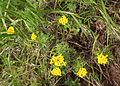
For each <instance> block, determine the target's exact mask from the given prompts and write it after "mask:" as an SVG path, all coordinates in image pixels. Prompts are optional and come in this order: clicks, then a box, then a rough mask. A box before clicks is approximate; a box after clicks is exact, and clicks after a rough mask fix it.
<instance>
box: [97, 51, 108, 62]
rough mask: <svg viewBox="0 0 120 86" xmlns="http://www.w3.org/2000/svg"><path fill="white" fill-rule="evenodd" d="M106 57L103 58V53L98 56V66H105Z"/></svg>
mask: <svg viewBox="0 0 120 86" xmlns="http://www.w3.org/2000/svg"><path fill="white" fill-rule="evenodd" d="M107 57H108V55H106V56H104V55H103V53H101V54H100V55H98V57H97V60H98V64H106V63H107V62H108V58H107Z"/></svg>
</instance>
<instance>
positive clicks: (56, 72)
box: [51, 67, 61, 76]
mask: <svg viewBox="0 0 120 86" xmlns="http://www.w3.org/2000/svg"><path fill="white" fill-rule="evenodd" d="M51 74H53V75H55V76H61V70H60V68H59V67H56V68H54V69H53V70H52V71H51Z"/></svg>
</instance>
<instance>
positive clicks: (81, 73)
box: [77, 68, 87, 78]
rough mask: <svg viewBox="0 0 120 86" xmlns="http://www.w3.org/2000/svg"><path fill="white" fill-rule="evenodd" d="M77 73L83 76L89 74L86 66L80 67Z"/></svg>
mask: <svg viewBox="0 0 120 86" xmlns="http://www.w3.org/2000/svg"><path fill="white" fill-rule="evenodd" d="M77 75H78V76H79V77H81V78H83V77H85V76H86V75H87V70H86V69H85V68H80V69H79V70H78V72H77Z"/></svg>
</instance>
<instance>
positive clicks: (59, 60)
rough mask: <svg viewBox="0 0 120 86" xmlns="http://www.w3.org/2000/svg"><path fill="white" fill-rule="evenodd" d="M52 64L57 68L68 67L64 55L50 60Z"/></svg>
mask: <svg viewBox="0 0 120 86" xmlns="http://www.w3.org/2000/svg"><path fill="white" fill-rule="evenodd" d="M50 64H54V65H55V66H66V62H64V57H63V56H62V54H60V55H58V56H53V57H52V58H51V59H50Z"/></svg>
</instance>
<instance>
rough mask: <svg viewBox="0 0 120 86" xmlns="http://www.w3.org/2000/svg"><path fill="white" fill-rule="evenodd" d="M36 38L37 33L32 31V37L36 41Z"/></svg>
mask: <svg viewBox="0 0 120 86" xmlns="http://www.w3.org/2000/svg"><path fill="white" fill-rule="evenodd" d="M36 38H37V36H36V35H35V33H32V35H31V39H32V40H33V41H35V40H36Z"/></svg>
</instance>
